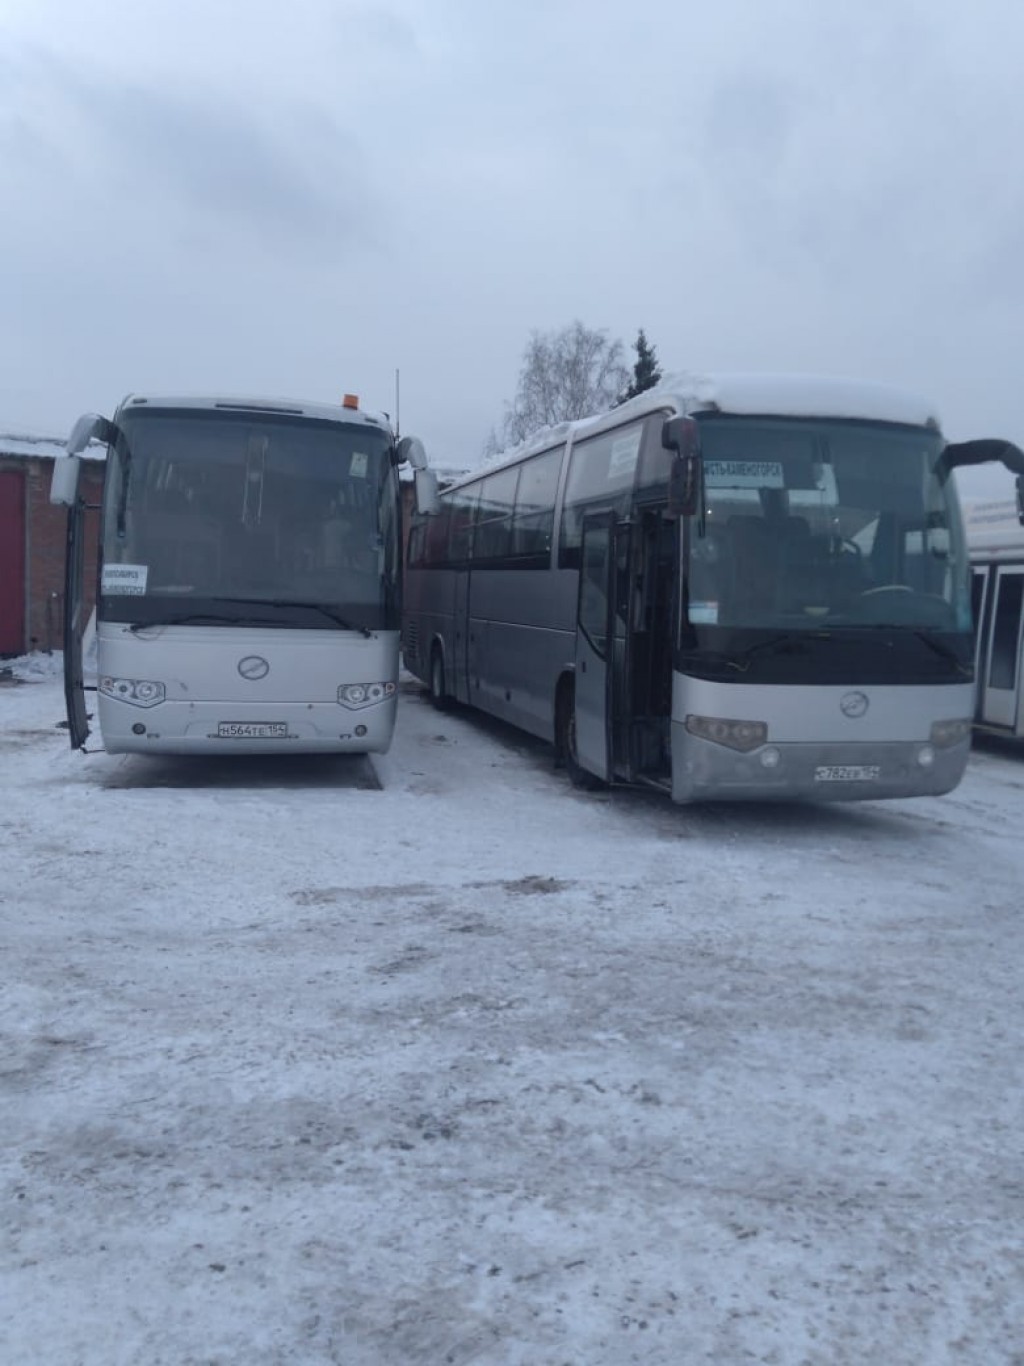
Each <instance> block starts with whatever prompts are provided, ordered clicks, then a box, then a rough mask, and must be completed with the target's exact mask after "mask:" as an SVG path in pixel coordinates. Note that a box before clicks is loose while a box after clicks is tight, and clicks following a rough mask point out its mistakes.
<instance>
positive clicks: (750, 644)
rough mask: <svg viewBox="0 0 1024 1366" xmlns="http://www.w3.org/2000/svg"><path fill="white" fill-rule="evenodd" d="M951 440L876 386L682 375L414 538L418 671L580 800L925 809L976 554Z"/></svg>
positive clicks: (921, 406) (957, 736)
mask: <svg viewBox="0 0 1024 1366" xmlns="http://www.w3.org/2000/svg"><path fill="white" fill-rule="evenodd" d="M995 458H1001V459H1003V460H1004V461H1005V462H1006V463H1007V464H1008V465H1009V466H1010V467H1012V468H1013V469H1014V471H1015V472H1017V473H1021V472H1024V454H1022V453H1021V451H1019V450H1018V449H1017V448H1016V447H1014V446H1010V445H1009V444H1008V443H1005V442H967V443H961V444H957V445H954V444H949V443H947V442H946V441H945V440H944V438H943V436H942V434H941V431H940V428H939V424H938V422H937V420H936V418H935V416H934V413H933V410H932V408H931V407H930V406H929V405H928V404H927V403H925V402H922V401H921V400H919V399H917V398H915V397H913V396H911V395H906V394H903V393H902V392H899V391H895V390H892V389H889V388H884V387H881V386H872V385H866V384H858V383H853V382H843V381H828V380H811V379H803V378H798V377H792V378H786V377H774V376H761V377H744V376H732V377H729V376H719V377H714V376H707V377H693V376H684V377H681V378H679V379H677V380H673V381H668V382H666V383H664V384H663V385H661V386H660V387H659V388H658V389H656V390H653V391H650V392H648V393H645V394H642V395H640V396H639V397H638V398H636V399H634V400H631V401H630V402H629V403H627V404H624V405H623V406H622V407H619V408H617V409H614V410H613V411H612V412H609V413H606V414H604V415H603V416H600V417H596V418H593V419H590V420H587V421H583V422H580V423H575V424H572V425H570V426H566V427H564V428H561V429H555V430H551V431H549V432H547V433H546V434H543V435H541V436H540V437H538V439H537V440H536V441H534V442H533V443H531V444H530V445H529V446H527V447H525V448H523V449H521V450H518V451H516V452H513V453H511V454H510V455H509V456H508V457H507V458H506V459H504V460H503V461H501V462H500V463H497V464H495V465H492V466H489V467H486V468H485V469H483V470H481V471H480V472H479V473H477V474H475V475H474V476H473V477H470V478H466V479H464V480H461V481H460V482H458V483H456V484H454V485H453V486H452V487H450V488H449V489H447V490H446V491H445V492H444V493H443V494H442V495H441V498H440V503H439V507H440V511H439V512H438V513H437V515H435V516H431V517H426V518H421V519H418V521H417V523H416V525H415V526H414V529H413V532H412V535H411V537H410V543H409V559H408V565H407V576H406V607H405V613H404V620H403V647H404V658H405V664H406V666H407V667H408V668H409V669H410V670H411V672H412V673H414V674H415V675H417V676H418V677H419V678H420V679H421V680H423V681H424V682H425V683H426V684H427V685H428V687H429V689H430V692H431V694H432V696H433V698H434V699H435V701H436V702H437V703H438V704H441V705H443V704H444V703H445V702H446V701H448V700H450V699H455V700H457V701H459V702H463V703H468V704H470V705H472V706H474V707H480V708H482V709H483V710H485V711H488V712H490V713H492V714H493V715H495V716H497V717H500V718H502V719H504V720H505V721H508V722H511V723H513V724H514V725H517V726H520V727H522V728H523V729H525V730H527V731H530V732H532V733H533V734H535V735H538V736H541V737H542V738H545V739H547V740H549V741H551V742H553V744H554V746H555V753H556V758H557V760H558V761H560V762H561V763H563V764H564V765H565V766H566V768H567V769H568V771H569V774H570V776H571V777H572V778H573V780H574V781H575V782H577V783H578V784H581V785H593V784H594V783H597V782H605V783H633V784H647V785H652V786H654V787H657V788H660V789H663V790H664V791H666V792H668V793H670V794H671V796H672V797H673V798H674V799H675V800H676V801H679V802H687V801H694V800H701V799H711V798H724V799H734V798H754V799H760V798H772V797H778V798H814V799H819V800H820V799H825V800H851V799H857V798H876V797H904V796H912V795H915V794H919V793H942V792H947V791H949V790H950V789H951V788H953V787H955V786H956V784H957V783H958V782H959V780H960V778H961V775H962V774H963V771H964V767H965V764H966V762H967V756H968V751H969V747H970V735H971V718H972V714H973V707H974V681H973V680H974V666H973V646H972V631H971V599H970V587H969V578H968V562H967V551H966V546H965V542H964V532H963V525H962V521H961V515H960V509H959V506H958V502H957V496H956V491H955V487H954V480H953V479H952V478H951V472H952V470H953V469H954V468H955V467H957V466H958V465H964V464H975V463H979V462H981V461H982V460H988V459H995Z"/></svg>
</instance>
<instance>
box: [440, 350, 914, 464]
mask: <svg viewBox="0 0 1024 1366" xmlns="http://www.w3.org/2000/svg"><path fill="white" fill-rule="evenodd" d="M655 412H674V413H679V414H682V415H689V414H691V413H701V412H703V413H716V412H717V413H733V414H736V415H737V416H744V417H747V416H749V417H797V418H799V417H818V418H840V419H842V418H848V419H854V420H856V419H859V420H860V421H864V422H895V423H898V424H900V425H903V426H910V427H930V428H931V429H932V430H934V431H938V430H939V429H940V423H939V419H938V415H937V413H936V411H935V408H934V406H933V405H932V404H930V403H929V402H928V401H927V400H926V399H923V398H921V397H919V396H918V395H917V394H914V393H910V392H908V391H907V390H904V389H898V388H895V387H893V386H891V385H887V384H876V383H873V382H872V381H870V380H854V379H837V378H832V377H830V376H825V375H796V374H769V373H766V374H739V373H736V374H729V373H724V372H723V373H706V374H698V373H695V372H691V371H684V372H682V373H680V374H675V375H668V376H666V377H665V378H664V379H662V380H661V382H660V383H659V384H658V385H657V386H656V387H655V388H653V389H647V390H646V391H645V392H644V393H642V394H638V395H637V397H636V398H632V399H629V400H628V402H626V403H623V404H621V405H620V406H619V407H617V408H612V409H610V410H609V411H608V412H606V413H599V414H597V415H596V416H594V417H584V418H580V419H579V420H578V421H576V422H559V423H557V424H556V425H555V426H551V427H542V428H541V429H540V430H539V431H537V432H534V433H533V435H532V436H529V437H527V439H526V440H525V441H523V442H522V443H521V444H520V445H518V446H514V447H511V448H510V449H509V450H507V451H501V452H500V453H499V454H498V455H497V456H495V457H494V459H493V460H488V461H486V462H485V463H484V464H483V465H481V466H480V467H478V468H477V469H475V470H471V471H470V472H469V473H468V474H466V475H464V476H463V477H462V478H460V479H459V480H457V481H456V483H455V484H454V485H452V487H458V486H459V485H461V484H462V483H469V482H471V481H472V480H473V479H478V478H480V477H481V475H483V474H490V473H491V472H492V471H494V470H497V469H501V467H502V466H504V465H513V464H515V463H516V462H517V461H518V460H522V459H524V458H525V457H526V456H528V455H533V454H535V453H536V452H538V451H544V450H549V449H550V448H551V447H553V446H557V445H560V444H561V443H562V442H564V441H566V440H568V439H569V437H572V439H573V440H574V441H575V440H581V439H582V438H583V437H585V436H593V435H597V434H598V433H600V432H603V431H606V430H607V429H608V428H610V427H617V426H619V425H620V424H621V423H623V422H628V421H630V420H631V419H634V418H638V417H645V416H647V414H648V413H655Z"/></svg>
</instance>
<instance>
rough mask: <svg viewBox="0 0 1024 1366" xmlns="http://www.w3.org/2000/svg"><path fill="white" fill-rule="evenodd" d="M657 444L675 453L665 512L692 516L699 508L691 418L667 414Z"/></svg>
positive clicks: (698, 464) (697, 455) (696, 446)
mask: <svg viewBox="0 0 1024 1366" xmlns="http://www.w3.org/2000/svg"><path fill="white" fill-rule="evenodd" d="M661 444H662V446H663V447H664V448H665V449H666V450H667V451H674V452H675V459H674V460H673V461H672V466H671V468H670V470H669V473H668V515H669V516H670V517H692V516H693V515H694V514H695V513H696V512H697V510H698V508H699V507H700V473H701V457H700V429H699V428H698V426H697V423H696V422H695V421H694V419H693V418H692V417H670V418H668V419H667V420H666V422H665V425H664V426H663V427H662V429H661Z"/></svg>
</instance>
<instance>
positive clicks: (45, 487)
mask: <svg viewBox="0 0 1024 1366" xmlns="http://www.w3.org/2000/svg"><path fill="white" fill-rule="evenodd" d="M63 454H64V443H63V441H60V440H59V439H56V438H53V437H50V438H47V437H39V436H23V435H3V434H0V656H5V655H6V656H12V655H23V654H29V653H30V652H31V651H33V650H44V651H49V650H59V649H60V648H61V640H62V633H63V629H64V546H65V539H66V535H67V513H66V511H65V509H64V508H62V507H54V506H53V504H52V503H51V502H50V479H51V476H52V474H53V462H54V460H59V459H60V458H61V457H62V456H63ZM102 483H103V461H102V458H101V459H94V458H88V457H87V458H85V459H84V460H83V461H82V484H81V491H82V494H83V496H84V498H85V501H86V503H87V504H97V503H98V502H99V500H100V492H101V489H102ZM87 527H88V528H89V534H88V535H87V537H86V547H87V553H86V572H85V592H86V604H87V611H89V612H91V611H92V606H93V599H94V596H95V588H96V541H97V529H98V514H97V513H96V512H90V513H87Z"/></svg>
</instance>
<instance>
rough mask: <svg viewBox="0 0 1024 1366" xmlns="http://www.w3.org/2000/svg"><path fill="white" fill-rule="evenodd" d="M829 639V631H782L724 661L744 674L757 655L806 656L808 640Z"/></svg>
mask: <svg viewBox="0 0 1024 1366" xmlns="http://www.w3.org/2000/svg"><path fill="white" fill-rule="evenodd" d="M831 637H832V632H831V631H784V632H783V633H782V634H781V635H778V636H770V637H769V638H768V639H767V640H758V641H755V643H754V644H753V645H748V646H747V648H746V649H745V650H740V651H738V652H737V653H736V654H734V655H727V656H726V660H727V662H728V663H729V665H730V667H731V668H733V669H738V670H739V671H740V672H741V673H745V672H746V671H747V669H749V668H750V663H751V660H753V659H756V658H757V656H758V655H779V654H786V653H791V654H806V653H807V642H808V640H811V639H813V640H830V639H831Z"/></svg>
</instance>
